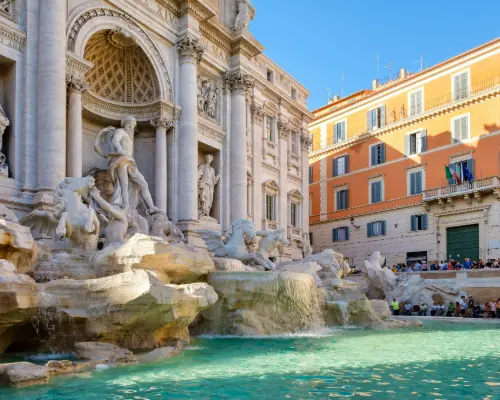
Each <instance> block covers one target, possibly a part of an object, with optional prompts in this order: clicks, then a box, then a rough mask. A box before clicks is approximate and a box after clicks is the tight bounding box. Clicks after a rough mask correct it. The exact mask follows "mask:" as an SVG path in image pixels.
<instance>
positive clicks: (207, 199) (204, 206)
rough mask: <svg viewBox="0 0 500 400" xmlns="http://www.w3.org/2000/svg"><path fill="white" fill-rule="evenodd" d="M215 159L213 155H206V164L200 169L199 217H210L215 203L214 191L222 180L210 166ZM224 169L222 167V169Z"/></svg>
mask: <svg viewBox="0 0 500 400" xmlns="http://www.w3.org/2000/svg"><path fill="white" fill-rule="evenodd" d="M213 160H214V157H213V156H212V155H211V154H207V155H205V164H201V165H200V166H199V167H198V214H199V217H200V218H201V217H210V210H211V209H212V205H213V201H214V190H215V186H216V185H217V183H219V180H220V172H219V174H217V175H216V174H215V170H214V169H213V168H212V167H211V166H210V164H211V163H212V161H213ZM221 169H222V167H221Z"/></svg>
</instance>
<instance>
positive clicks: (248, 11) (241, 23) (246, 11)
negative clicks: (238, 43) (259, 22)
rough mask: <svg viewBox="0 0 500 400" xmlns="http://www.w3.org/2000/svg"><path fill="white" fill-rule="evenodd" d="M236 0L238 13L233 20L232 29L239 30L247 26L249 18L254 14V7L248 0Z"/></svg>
mask: <svg viewBox="0 0 500 400" xmlns="http://www.w3.org/2000/svg"><path fill="white" fill-rule="evenodd" d="M237 1H238V14H237V15H236V19H235V21H234V26H233V29H234V30H235V31H241V30H243V29H247V28H248V24H249V23H250V20H251V19H253V17H254V15H255V8H254V7H253V6H252V3H251V2H250V0H237Z"/></svg>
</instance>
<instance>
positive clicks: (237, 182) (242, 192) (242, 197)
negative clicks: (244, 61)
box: [226, 72, 252, 222]
mask: <svg viewBox="0 0 500 400" xmlns="http://www.w3.org/2000/svg"><path fill="white" fill-rule="evenodd" d="M226 84H227V85H229V88H230V89H231V149H230V151H231V177H230V185H231V222H232V221H234V220H236V219H239V218H246V217H247V151H246V145H247V144H246V112H247V110H246V91H247V90H248V89H250V87H251V85H252V84H251V82H250V80H249V79H248V75H247V74H244V73H242V72H233V73H229V74H227V75H226Z"/></svg>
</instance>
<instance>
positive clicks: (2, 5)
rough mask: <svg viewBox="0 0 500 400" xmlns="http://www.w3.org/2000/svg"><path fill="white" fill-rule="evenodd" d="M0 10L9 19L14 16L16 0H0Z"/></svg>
mask: <svg viewBox="0 0 500 400" xmlns="http://www.w3.org/2000/svg"><path fill="white" fill-rule="evenodd" d="M0 12H1V13H2V14H6V16H8V17H9V18H10V19H15V18H16V16H17V15H16V14H17V13H16V0H0Z"/></svg>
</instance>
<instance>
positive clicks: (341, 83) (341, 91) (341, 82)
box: [340, 72, 344, 98]
mask: <svg viewBox="0 0 500 400" xmlns="http://www.w3.org/2000/svg"><path fill="white" fill-rule="evenodd" d="M340 97H342V98H343V97H344V73H343V72H342V75H340Z"/></svg>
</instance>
